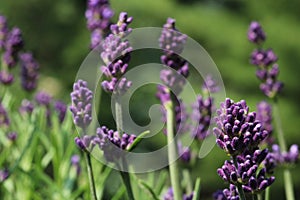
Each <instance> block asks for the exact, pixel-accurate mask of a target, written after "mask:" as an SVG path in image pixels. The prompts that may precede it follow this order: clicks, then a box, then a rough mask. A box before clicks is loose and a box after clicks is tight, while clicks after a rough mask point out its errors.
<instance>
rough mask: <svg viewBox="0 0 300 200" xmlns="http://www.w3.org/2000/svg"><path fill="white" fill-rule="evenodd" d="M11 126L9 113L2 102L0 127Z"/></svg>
mask: <svg viewBox="0 0 300 200" xmlns="http://www.w3.org/2000/svg"><path fill="white" fill-rule="evenodd" d="M9 124H10V120H9V118H8V115H7V112H6V110H5V108H4V107H3V105H2V103H1V101H0V127H1V126H9Z"/></svg>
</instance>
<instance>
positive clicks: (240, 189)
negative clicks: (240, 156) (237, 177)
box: [232, 156, 246, 200]
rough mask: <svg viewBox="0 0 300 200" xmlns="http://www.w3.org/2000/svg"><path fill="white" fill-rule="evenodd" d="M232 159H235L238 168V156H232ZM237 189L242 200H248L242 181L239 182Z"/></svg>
mask: <svg viewBox="0 0 300 200" xmlns="http://www.w3.org/2000/svg"><path fill="white" fill-rule="evenodd" d="M232 160H233V163H234V165H235V167H236V169H237V168H238V164H237V160H236V156H232ZM236 186H237V189H238V192H239V196H240V198H241V200H246V196H245V193H244V190H243V188H242V185H241V184H240V183H237V185H236Z"/></svg>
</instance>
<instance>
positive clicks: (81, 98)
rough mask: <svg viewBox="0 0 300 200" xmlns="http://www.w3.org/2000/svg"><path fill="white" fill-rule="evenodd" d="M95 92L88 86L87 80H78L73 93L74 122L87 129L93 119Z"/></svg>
mask: <svg viewBox="0 0 300 200" xmlns="http://www.w3.org/2000/svg"><path fill="white" fill-rule="evenodd" d="M92 99H93V93H92V91H91V90H90V89H88V87H87V82H85V81H83V80H78V81H77V82H76V83H74V85H73V92H72V93H71V100H72V105H71V106H70V110H71V112H72V114H73V120H74V123H75V124H76V125H77V126H79V127H80V128H82V129H83V130H85V129H86V128H87V126H88V125H89V124H90V123H91V121H92Z"/></svg>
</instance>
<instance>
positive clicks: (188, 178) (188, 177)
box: [183, 169, 193, 194]
mask: <svg viewBox="0 0 300 200" xmlns="http://www.w3.org/2000/svg"><path fill="white" fill-rule="evenodd" d="M183 179H184V180H185V181H186V192H187V193H188V194H190V193H191V192H192V191H193V183H192V178H191V174H190V171H189V170H188V169H184V170H183Z"/></svg>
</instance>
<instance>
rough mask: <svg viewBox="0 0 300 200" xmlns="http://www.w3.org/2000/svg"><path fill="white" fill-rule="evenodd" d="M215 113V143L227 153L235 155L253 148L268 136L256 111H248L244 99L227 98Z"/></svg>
mask: <svg viewBox="0 0 300 200" xmlns="http://www.w3.org/2000/svg"><path fill="white" fill-rule="evenodd" d="M217 115H218V117H216V122H217V126H218V127H217V128H214V133H215V135H216V136H217V144H218V145H219V147H220V148H221V149H223V150H224V151H225V152H226V153H228V154H229V155H232V156H236V155H239V154H241V153H243V152H244V151H245V150H246V149H248V150H252V149H255V148H257V145H258V144H259V143H260V142H261V141H263V140H264V139H265V138H266V137H267V136H268V132H267V131H266V130H262V124H261V123H260V121H258V120H256V113H255V112H250V113H249V107H248V106H247V104H246V102H245V101H244V100H242V101H240V102H237V103H234V101H232V100H231V99H229V98H227V99H226V100H225V102H223V103H222V104H221V108H220V109H218V110H217Z"/></svg>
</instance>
